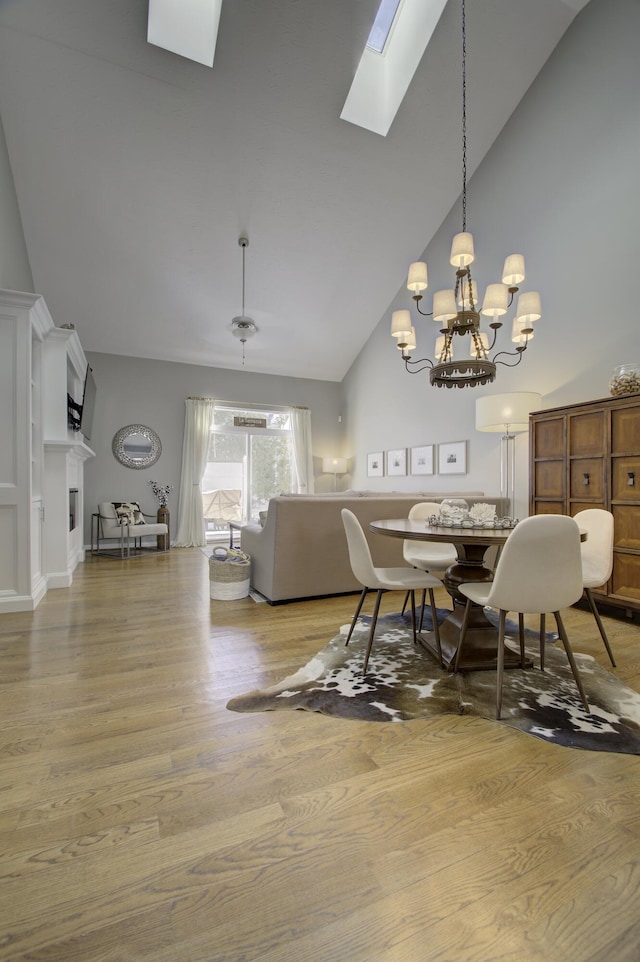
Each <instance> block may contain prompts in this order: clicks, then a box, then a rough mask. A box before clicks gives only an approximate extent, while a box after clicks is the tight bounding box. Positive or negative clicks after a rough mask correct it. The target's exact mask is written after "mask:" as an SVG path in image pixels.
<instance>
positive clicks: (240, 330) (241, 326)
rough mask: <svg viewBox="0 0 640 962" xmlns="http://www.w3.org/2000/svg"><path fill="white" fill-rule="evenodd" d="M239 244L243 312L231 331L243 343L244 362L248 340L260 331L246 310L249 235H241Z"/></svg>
mask: <svg viewBox="0 0 640 962" xmlns="http://www.w3.org/2000/svg"><path fill="white" fill-rule="evenodd" d="M238 244H239V245H240V247H241V248H242V314H239V315H238V316H237V317H234V318H233V320H232V321H231V333H232V334H233V336H234V337H237V338H238V340H239V341H240V343H241V344H242V363H243V364H244V353H245V351H244V349H245V344H246V343H247V341H248V340H249V339H250V338H252V337H253V336H254V334H257V333H258V328H257V327H256V325H255V322H254V321H252V320H251V318H250V317H247V315H246V314H245V312H244V279H245V263H244V261H245V252H246V250H247V247H248V246H249V239H248V237H239V238H238Z"/></svg>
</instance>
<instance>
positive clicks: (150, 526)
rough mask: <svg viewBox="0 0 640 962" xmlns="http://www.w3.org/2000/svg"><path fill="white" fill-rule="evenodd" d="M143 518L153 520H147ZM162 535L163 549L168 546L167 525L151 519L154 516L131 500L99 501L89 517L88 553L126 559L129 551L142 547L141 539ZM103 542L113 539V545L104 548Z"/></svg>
mask: <svg viewBox="0 0 640 962" xmlns="http://www.w3.org/2000/svg"><path fill="white" fill-rule="evenodd" d="M147 518H153V519H154V520H153V521H152V522H151V523H149V522H147V521H146V519H147ZM160 535H164V539H163V543H164V550H165V551H166V550H168V547H169V526H168V525H167V524H165V523H160V522H157V521H155V515H152V514H144V513H143V512H142V511H141V510H140V506H139V505H138V504H137V502H135V501H102V502H101V503H100V504H99V505H98V512H97V514H93V515H92V516H91V554H95V555H100V554H102V555H105V554H107V555H111V556H112V557H113V555H114V549H115V553H116V556H117V557H120V558H129V557H130V556H131V549H132V542H133V550H134V551H141V550H142V539H143V538H145V537H147V536H160ZM104 541H117V543H118V545H117V548H115V546H113V545H112V546H111V550H105V548H104V547H103V546H102V543H103V542H104Z"/></svg>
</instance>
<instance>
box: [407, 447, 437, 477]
mask: <svg viewBox="0 0 640 962" xmlns="http://www.w3.org/2000/svg"><path fill="white" fill-rule="evenodd" d="M410 470H411V474H433V444H420V445H418V446H417V447H415V448H411V458H410Z"/></svg>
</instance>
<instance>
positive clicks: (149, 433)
mask: <svg viewBox="0 0 640 962" xmlns="http://www.w3.org/2000/svg"><path fill="white" fill-rule="evenodd" d="M111 448H112V450H113V453H114V456H115V457H116V459H117V460H118V461H119V462H120V464H124V466H125V468H149V467H151V465H152V464H155V463H156V461H157V460H158V458H159V457H160V455H161V454H162V443H161V441H160V438H159V437H158V435H157V434H156V432H155V431H154V430H153V428H148V427H145V425H144V424H127V426H126V427H124V428H120V430H119V431H116V433H115V434H114V436H113V443H112V445H111Z"/></svg>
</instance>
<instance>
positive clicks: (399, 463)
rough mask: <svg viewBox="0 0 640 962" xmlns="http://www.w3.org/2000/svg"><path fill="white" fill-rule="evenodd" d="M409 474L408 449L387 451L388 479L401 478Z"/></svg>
mask: <svg viewBox="0 0 640 962" xmlns="http://www.w3.org/2000/svg"><path fill="white" fill-rule="evenodd" d="M406 473H407V449H406V448H393V450H391V451H387V477H389V478H394V477H395V478H400V477H404V475H406Z"/></svg>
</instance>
